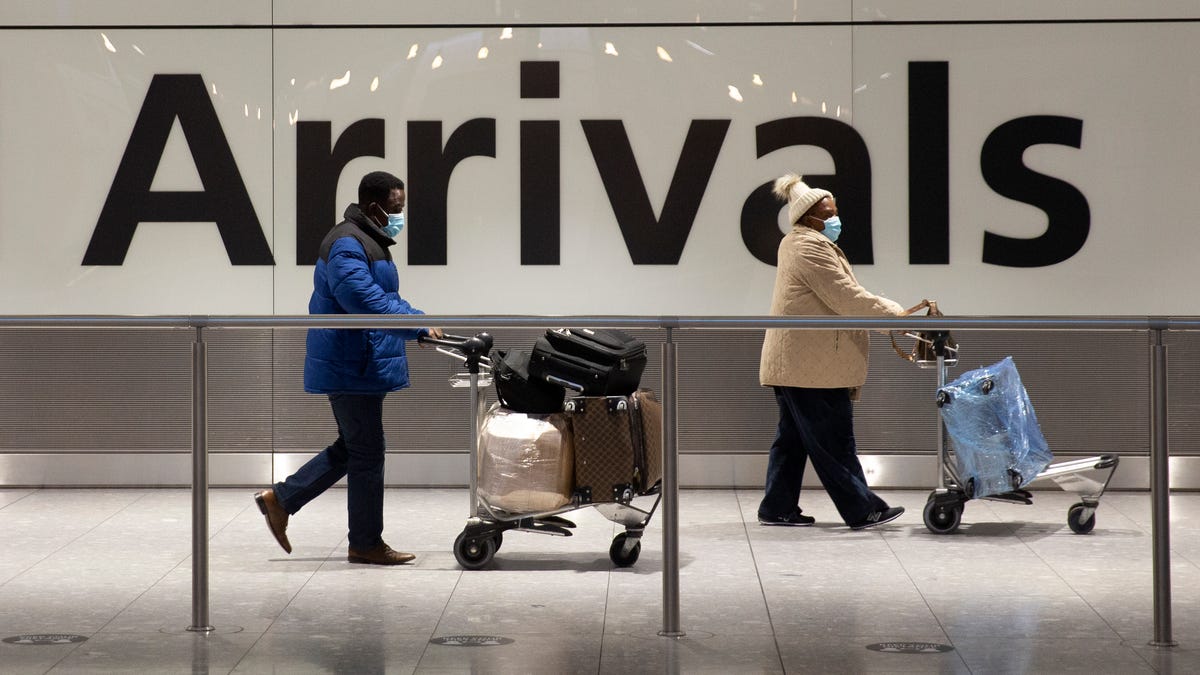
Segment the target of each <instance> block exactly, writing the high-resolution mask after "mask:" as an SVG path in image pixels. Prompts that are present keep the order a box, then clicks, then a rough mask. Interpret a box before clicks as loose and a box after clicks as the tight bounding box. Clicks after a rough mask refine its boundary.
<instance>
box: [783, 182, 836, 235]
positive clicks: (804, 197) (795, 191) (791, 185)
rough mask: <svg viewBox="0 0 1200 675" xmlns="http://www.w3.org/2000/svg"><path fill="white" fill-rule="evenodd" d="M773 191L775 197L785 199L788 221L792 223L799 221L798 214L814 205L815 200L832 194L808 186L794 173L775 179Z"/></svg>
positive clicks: (801, 214)
mask: <svg viewBox="0 0 1200 675" xmlns="http://www.w3.org/2000/svg"><path fill="white" fill-rule="evenodd" d="M774 192H775V196H776V197H779V198H780V199H786V200H787V203H788V222H789V223H791V224H792V225H795V224H796V223H797V222H799V221H800V216H803V215H804V214H805V213H807V212H808V210H809V209H811V208H812V207H814V206H816V204H817V202H819V201H821V200H822V199H824V198H826V197H832V196H833V193H832V192H830V191H829V190H822V189H821V188H813V187H809V186H808V184H807V183H805V182H804V179H803V178H801V177H800V176H798V175H796V174H794V173H789V174H787V175H786V176H780V177H779V178H777V179H775V189H774Z"/></svg>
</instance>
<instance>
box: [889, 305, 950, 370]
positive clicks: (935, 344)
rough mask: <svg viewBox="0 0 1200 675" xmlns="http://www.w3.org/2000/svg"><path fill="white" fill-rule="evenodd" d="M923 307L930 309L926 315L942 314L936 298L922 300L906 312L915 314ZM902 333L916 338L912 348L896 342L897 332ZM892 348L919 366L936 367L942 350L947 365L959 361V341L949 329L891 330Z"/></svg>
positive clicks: (903, 357) (906, 359)
mask: <svg viewBox="0 0 1200 675" xmlns="http://www.w3.org/2000/svg"><path fill="white" fill-rule="evenodd" d="M922 309H928V310H929V312H928V313H927V314H926V316H942V312H941V310H939V309H938V306H937V302H936V301H934V300H922V301H921V304H919V305H917V306H916V307H913V308H912V309H910V310H908V311H907V312H905V314H906V315H908V314H915V313H917V312H919V311H921V310H922ZM897 333H901V334H902V335H903V336H904V337H909V338H912V339H913V340H914V342H913V346H912V349H911V350H909V351H907V352H906V351H904V350H903V349H901V348H900V345H899V344H897V343H896V334H897ZM890 335H891V338H892V349H895V350H896V353H897V354H898V355H899V356H900V358H902V359H904V360H905V361H911V362H913V363H915V364H917V367H918V368H936V367H937V364H938V354H937V353H938V351H939V350H940V351H941V352H942V354H943V356H944V357H945V365H947V366H953V365H955V364H956V363H958V343H957V342H955V340H954V338H953V337H951V335H950V331H948V330H930V331H917V332H910V331H891V332H890Z"/></svg>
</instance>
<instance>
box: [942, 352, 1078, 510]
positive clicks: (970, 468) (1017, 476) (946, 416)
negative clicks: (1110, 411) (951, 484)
mask: <svg viewBox="0 0 1200 675" xmlns="http://www.w3.org/2000/svg"><path fill="white" fill-rule="evenodd" d="M940 391H941V392H943V393H944V394H945V395H946V396H945V397H942V400H943V401H944V402H943V403H942V405H941V408H940V410H941V413H942V421H944V422H945V423H946V432H947V434H948V435H949V436H950V449H951V450H953V451H954V455H955V457H956V459H957V463H958V476H959V480H961V481H962V483H963V487H965V488H967V490H968V493H967V495H968V496H969V497H973V498H979V497H986V496H988V495H995V494H1001V493H1004V492H1011V491H1013V490H1015V489H1017V488H1020V487H1023V486H1025V485H1026V484H1028V483H1029V482H1030V481H1032V480H1033V479H1034V478H1035V477H1037V475H1038V474H1039V473H1041V472H1042V471H1043V470H1045V468H1046V466H1047V465H1048V464H1050V460H1052V459H1053V458H1054V455H1053V454H1051V452H1050V448H1049V447H1048V446H1047V445H1046V438H1045V437H1044V436H1042V430H1041V427H1039V426H1038V421H1037V415H1036V414H1034V412H1033V405H1032V404H1031V403H1030V402H1029V395H1028V394H1027V393H1026V392H1025V386H1024V385H1022V384H1021V376H1020V375H1018V374H1017V366H1016V365H1015V364H1014V363H1013V360H1012V357H1011V356H1009V357H1005V358H1004V360H1003V361H1000V362H999V363H996V364H993V365H990V366H986V367H984V368H979V369H976V370H972V371H969V372H966V373H963V374H962V375H961V376H960V377H959V378H958V379H956V380H954V381H953V382H951V383H949V384H947V385H946V386H944V387H942V389H941V390H940ZM972 487H973V490H972Z"/></svg>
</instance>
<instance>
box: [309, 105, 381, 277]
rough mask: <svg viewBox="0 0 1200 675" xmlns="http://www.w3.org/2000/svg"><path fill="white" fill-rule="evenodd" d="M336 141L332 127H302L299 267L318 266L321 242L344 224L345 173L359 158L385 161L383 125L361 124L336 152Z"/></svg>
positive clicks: (349, 130)
mask: <svg viewBox="0 0 1200 675" xmlns="http://www.w3.org/2000/svg"><path fill="white" fill-rule="evenodd" d="M332 137H333V130H332V124H330V123H329V122H297V123H296V264H297V265H315V264H316V263H317V257H318V255H319V251H320V247H321V240H322V239H324V238H325V235H326V234H327V233H328V232H329V230H330V228H332V227H333V226H334V225H337V224H338V222H339V220H340V218H341V211H339V209H338V206H339V205H338V204H337V203H336V200H337V188H338V179H339V178H340V177H341V175H342V169H345V168H346V165H347V164H349V163H350V162H351V161H352V160H354V159H357V158H359V157H383V152H384V150H383V148H384V137H383V120H382V119H378V118H370V119H362V120H358V121H357V122H355V123H354V124H351V125H350V126H348V127H346V130H345V131H343V132H342V133H341V135H340V136H338V139H337V143H336V144H332V148H331V147H330V146H331V139H332ZM357 184H358V183H357V182H355V185H357ZM355 194H357V192H356V193H355Z"/></svg>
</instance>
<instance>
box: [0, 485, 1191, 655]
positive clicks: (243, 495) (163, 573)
mask: <svg viewBox="0 0 1200 675" xmlns="http://www.w3.org/2000/svg"><path fill="white" fill-rule="evenodd" d="M883 494H884V496H885V498H887V499H888V500H889V501H891V502H892V503H894V504H901V505H904V506H905V507H907V508H908V513H906V514H905V515H904V516H903V517H902V518H901V519H900V520H898V521H896V522H894V523H892V524H889V525H886V526H883V527H880V528H877V529H874V530H866V531H862V532H853V531H850V530H848V529H846V528H845V527H840V526H837V525H836V517H835V512H834V510H833V506H832V504H831V503H830V502H829V500H828V498H827V497H826V496H825V495H824V493H823V492H819V491H818V492H806V493H805V496H804V499H803V505H804V507H805V511H806V513H809V514H811V515H814V516H816V517H817V520H818V524H817V526H816V527H809V528H773V527H761V526H759V525H758V524H757V523H756V521H755V518H754V515H755V507H756V506H757V500H758V498H759V496H760V494H759V493H758V492H756V491H744V490H738V491H734V490H703V491H701V490H685V491H684V492H683V493H682V495H681V502H680V521H681V527H680V565H681V567H680V595H681V602H680V616H681V624H682V625H681V627H682V628H683V630H684V631H685V632H686V633H687V635H686V637H684V638H681V639H670V638H663V637H659V636H658V635H657V632H658V631H659V630H660V629H661V628H662V619H663V615H662V604H661V603H662V600H661V598H662V555H661V550H662V546H661V544H662V542H661V535H662V530H661V527H660V526H661V523H660V521H659V519H658V518H656V519H655V520H654V521H653V522H652V523H651V526H650V528H649V529H648V530H647V535H646V538H645V539H644V540H643V549H642V552H641V557H640V559H639V560H638V562H637V564H636V565H635V566H633V567H631V568H624V569H614V568H613V566H612V564H611V563H610V561H609V559H608V546H609V543H610V541H611V540H612V537H613V536H614V534H615V533H617V532H619V531H621V530H620V528H619V527H618V526H615V525H614V524H613V523H611V522H610V521H608V520H606V519H604V518H603V517H602V516H601V515H600V514H599V513H598V512H597V511H596V510H594V509H584V510H580V511H576V512H573V513H571V514H569V515H570V517H572V519H574V520H575V521H577V522H578V524H579V527H578V529H577V530H576V531H575V532H576V535H575V536H573V537H571V538H558V537H553V538H552V537H546V536H542V535H537V534H528V533H520V532H510V533H508V534H507V535H506V536H505V538H504V544H503V547H502V549H501V550H500V552H499V554H498V555H497V556H496V559H495V561H494V563H493V565H492V566H491V568H489V569H485V570H480V571H473V572H464V571H462V570H461V569H459V567H458V565H457V564H456V563H455V560H454V556H453V554H452V552H451V545H452V542H453V540H454V537H455V535H456V534H457V533H458V532H459V531H460V530H461V528H462V524H463V521H464V516H465V513H466V511H467V494H466V491H465V490H389V491H388V495H387V506H386V509H387V513H386V522H387V530H386V531H385V537H386V539H387V540H388V542H389V543H391V544H392V545H393V546H395V547H396V548H399V549H402V550H408V551H414V552H416V553H417V554H418V558H417V560H416V562H415V563H414V564H412V565H408V566H404V567H400V568H377V567H364V566H358V565H350V564H347V563H346V562H345V552H346V542H345V524H344V521H345V493H344V492H341V491H339V490H334V491H331V492H330V493H328V494H326V495H324V496H323V497H321V498H320V499H318V500H316V501H315V502H313V503H312V504H310V505H309V506H308V507H307V508H306V509H305V510H304V511H302V512H301V513H300V514H298V515H296V516H295V517H294V518H293V519H292V524H291V528H290V530H289V532H290V534H291V539H292V543H293V545H294V546H295V551H294V552H293V554H292V555H290V556H289V555H286V554H284V553H283V552H282V551H281V550H280V549H279V548H278V547H277V546H276V545H275V542H274V540H273V539H272V538H271V537H270V535H269V533H268V532H267V529H266V526H265V525H264V523H263V519H262V516H261V515H260V514H259V513H258V510H257V509H256V508H255V507H254V505H253V503H252V501H251V498H250V495H251V491H249V490H213V491H212V493H211V508H210V531H211V535H212V540H211V550H210V569H211V575H210V584H211V591H210V617H211V622H212V623H213V624H214V625H215V627H216V629H217V630H216V632H215V633H213V634H211V635H207V636H205V635H201V634H196V633H188V632H187V631H186V630H185V628H186V627H187V626H188V625H189V624H190V623H191V621H192V605H191V581H192V574H191V558H190V553H191V532H190V527H191V512H190V508H191V501H190V494H189V492H188V491H186V490H17V489H8V490H0V638H13V637H18V636H27V635H49V634H69V635H79V636H84V637H86V638H87V640H86V641H83V642H77V643H64V644H52V645H29V644H15V643H7V642H0V673H3V674H4V675H13V674H17V673H47V672H49V673H118V672H120V673H127V672H141V673H175V672H179V673H231V672H232V673H333V672H342V673H412V672H417V673H493V672H495V673H556V674H557V673H659V672H668V673H673V672H680V673H779V672H787V673H863V672H873V673H897V672H906V673H1065V672H1080V673H1088V674H1089V675H1096V674H1099V673H1122V674H1124V673H1153V672H1161V673H1172V672H1173V673H1196V672H1200V590H1198V589H1200V517H1198V516H1200V495H1196V494H1180V495H1176V496H1174V497H1172V504H1171V508H1172V533H1171V536H1172V549H1173V551H1174V556H1173V581H1174V583H1173V594H1174V603H1173V635H1174V637H1175V639H1176V640H1177V641H1178V642H1179V646H1178V647H1176V648H1173V649H1160V648H1155V647H1150V646H1147V642H1148V641H1149V640H1150V639H1151V638H1152V636H1153V623H1152V616H1153V613H1152V596H1151V583H1152V582H1151V579H1152V576H1151V563H1150V559H1151V545H1150V499H1149V496H1148V495H1147V494H1146V493H1109V494H1108V495H1106V496H1105V498H1104V502H1103V503H1102V505H1101V507H1100V511H1099V512H1098V514H1097V526H1096V529H1095V531H1094V533H1093V534H1091V535H1088V536H1078V535H1073V534H1072V533H1071V532H1070V530H1069V529H1068V528H1067V526H1066V522H1065V521H1066V512H1067V507H1068V506H1069V505H1070V504H1071V503H1072V502H1073V501H1075V500H1074V495H1071V494H1067V493H1062V492H1040V493H1037V495H1036V497H1035V504H1034V505H1033V506H1015V505H1009V504H1000V503H993V502H971V503H969V504H968V505H967V509H966V513H965V515H964V518H963V520H964V524H963V526H962V528H961V529H960V531H959V532H958V533H956V534H954V535H950V536H936V535H933V534H930V533H929V532H928V531H927V530H926V529H925V527H924V526H923V524H922V522H921V508H922V506H923V504H924V501H925V496H926V493H925V492H923V491H894V492H885V493H883ZM449 636H499V637H504V638H508V639H509V640H511V642H509V643H507V644H499V645H490V646H454V645H438V644H433V643H431V639H433V638H439V637H449ZM884 643H892V644H894V643H930V644H936V645H946V646H947V648H948V651H942V652H935V651H931V652H929V653H897V652H894V651H877V650H872V649H868V645H876V646H877V649H878V645H881V644H884ZM885 648H886V646H885Z"/></svg>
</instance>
